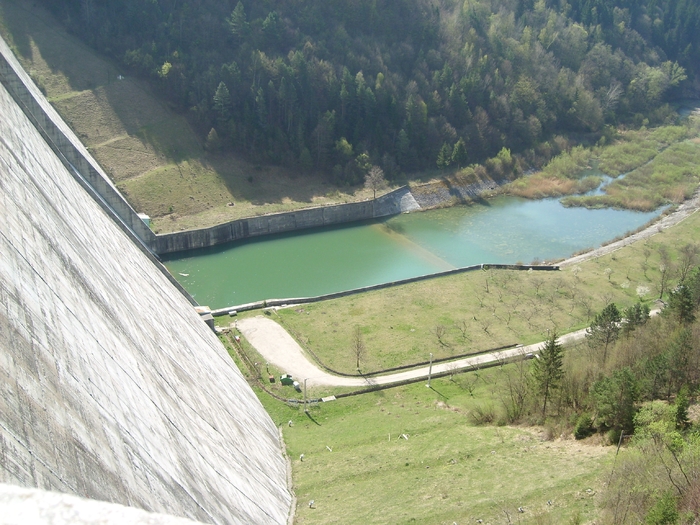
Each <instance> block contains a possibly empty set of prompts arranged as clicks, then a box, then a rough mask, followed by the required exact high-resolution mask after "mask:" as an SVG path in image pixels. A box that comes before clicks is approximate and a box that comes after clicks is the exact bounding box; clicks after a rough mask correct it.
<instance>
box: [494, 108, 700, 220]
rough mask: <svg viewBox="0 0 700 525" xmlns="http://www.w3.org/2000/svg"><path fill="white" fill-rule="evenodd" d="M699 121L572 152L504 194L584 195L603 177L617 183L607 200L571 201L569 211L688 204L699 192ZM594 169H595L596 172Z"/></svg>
mask: <svg viewBox="0 0 700 525" xmlns="http://www.w3.org/2000/svg"><path fill="white" fill-rule="evenodd" d="M698 133H699V129H698V121H697V119H695V118H690V119H688V120H687V121H686V122H685V123H684V125H678V126H663V127H660V128H655V129H640V130H637V131H626V132H624V133H621V134H619V135H618V138H617V140H616V141H615V142H614V143H612V144H610V145H608V146H605V147H595V148H583V147H581V146H578V147H575V148H573V149H572V150H571V151H569V152H566V153H562V154H561V155H559V156H557V157H555V158H554V159H552V161H551V162H549V164H547V165H546V166H545V167H544V168H543V169H542V171H540V172H537V173H535V174H533V175H531V176H528V177H523V178H520V179H518V180H516V181H514V182H512V183H510V184H508V185H507V186H505V187H504V188H503V189H502V191H503V192H505V193H509V194H512V195H518V196H521V197H526V198H530V199H537V198H543V197H560V196H563V195H580V194H582V193H585V192H587V191H589V190H592V189H594V188H596V187H597V186H598V185H599V184H600V183H601V182H602V178H601V176H600V173H601V172H602V173H604V174H606V175H609V176H610V177H613V178H617V177H619V176H620V175H623V174H626V176H625V177H624V178H620V179H619V180H615V181H613V182H612V183H611V184H609V185H608V186H607V187H606V189H605V194H604V195H599V196H575V197H568V198H566V199H564V200H563V201H562V202H564V203H565V205H568V206H586V207H590V208H597V207H617V208H626V209H632V210H641V211H650V210H653V209H656V208H658V207H659V206H661V205H663V204H668V203H674V202H679V199H680V200H683V199H684V198H687V197H688V196H689V195H690V194H691V193H692V191H693V190H694V189H695V187H697V184H698V177H699V174H698V172H697V170H696V169H693V168H692V166H695V165H697V164H698V162H699V161H700V145H699V144H697V142H696V139H695V137H697V136H698ZM592 168H593V169H592Z"/></svg>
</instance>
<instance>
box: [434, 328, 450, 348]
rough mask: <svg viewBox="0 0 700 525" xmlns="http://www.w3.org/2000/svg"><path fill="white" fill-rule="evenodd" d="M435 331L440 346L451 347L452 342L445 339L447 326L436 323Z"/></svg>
mask: <svg viewBox="0 0 700 525" xmlns="http://www.w3.org/2000/svg"><path fill="white" fill-rule="evenodd" d="M433 333H434V334H435V337H437V340H438V343H439V344H440V346H444V347H447V348H449V347H450V344H449V343H447V342H445V341H444V337H445V336H446V335H447V328H445V326H444V325H441V324H439V325H436V326H435V328H433Z"/></svg>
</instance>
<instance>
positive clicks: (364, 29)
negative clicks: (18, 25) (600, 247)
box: [45, 0, 700, 184]
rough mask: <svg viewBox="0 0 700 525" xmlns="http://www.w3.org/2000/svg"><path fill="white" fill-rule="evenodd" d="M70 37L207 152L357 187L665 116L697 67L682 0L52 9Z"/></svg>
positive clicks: (135, 4) (541, 149)
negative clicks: (139, 89)
mask: <svg viewBox="0 0 700 525" xmlns="http://www.w3.org/2000/svg"><path fill="white" fill-rule="evenodd" d="M45 4H46V6H47V7H48V8H49V9H50V10H52V11H53V12H54V13H55V14H56V15H57V16H58V17H59V18H60V19H61V20H63V21H64V22H65V24H66V25H67V27H68V28H69V29H70V30H71V31H72V32H74V33H75V34H77V35H78V36H80V37H81V38H82V39H84V40H85V41H86V42H88V43H89V44H90V45H91V46H93V47H95V48H96V49H98V50H101V51H102V52H105V53H107V54H109V55H111V56H113V57H115V58H116V59H117V60H119V61H120V62H121V63H122V64H123V65H124V66H125V67H128V68H129V69H130V70H131V71H133V72H134V73H137V74H139V75H141V76H143V77H146V78H148V79H150V80H151V81H152V82H153V83H154V84H155V85H157V86H158V88H159V89H160V90H161V91H162V93H163V94H164V95H165V96H166V97H167V98H168V99H169V100H170V101H171V102H172V103H173V104H175V105H176V106H177V107H179V108H181V109H182V110H183V111H187V112H188V113H189V114H190V115H191V117H192V121H193V122H195V123H196V124H197V126H198V127H199V129H200V130H201V132H202V136H203V138H204V137H208V138H209V140H208V141H207V145H208V146H209V147H210V148H212V149H214V148H226V149H233V150H237V151H239V152H241V153H244V154H247V155H250V156H252V157H255V158H257V159H261V160H265V161H269V162H273V163H279V164H282V165H286V166H290V167H295V168H298V169H301V170H307V171H310V170H317V171H323V172H324V173H328V174H331V175H332V176H333V178H334V180H335V181H336V182H338V183H340V184H357V183H359V182H360V181H361V180H362V177H363V176H364V174H365V173H366V172H367V169H368V167H369V166H371V165H377V166H380V167H381V168H382V169H383V170H384V172H385V173H386V175H387V177H388V178H390V179H392V178H396V177H398V176H399V175H400V174H401V173H406V172H410V171H414V170H423V169H427V168H434V167H439V168H443V169H444V168H448V167H450V166H452V167H462V166H466V165H467V164H470V163H475V162H481V161H483V160H485V159H487V158H491V157H494V156H495V155H496V154H497V153H498V152H499V151H502V150H503V149H504V148H507V149H509V150H511V151H513V152H514V153H515V152H517V153H519V154H520V155H522V156H523V157H524V158H525V159H527V160H528V162H530V163H535V164H536V163H537V160H538V159H539V158H547V154H548V153H547V152H548V151H549V150H551V148H552V144H553V142H552V140H553V138H554V137H556V136H557V135H560V134H564V135H567V134H572V133H578V134H593V135H596V134H598V135H599V134H601V133H602V132H604V130H605V127H606V126H610V125H612V126H616V125H619V124H622V123H629V124H632V125H642V124H644V123H647V122H652V123H654V122H661V121H664V120H665V119H667V118H669V115H670V114H671V111H670V109H669V108H668V107H667V106H665V105H664V103H665V102H666V101H668V100H670V99H672V98H673V97H676V96H679V95H680V94H681V90H682V88H683V86H684V85H689V83H688V82H686V78H687V77H688V75H689V76H690V77H691V80H692V79H693V78H695V75H696V74H697V68H698V66H697V64H698V63H700V61H698V58H700V48H699V47H698V39H699V38H700V37H699V36H698V35H700V31H698V29H700V24H699V22H700V6H698V5H697V3H695V2H692V1H689V0H682V1H671V0H635V1H631V0H619V1H617V2H612V1H610V0H568V1H566V0H562V1H558V0H505V1H503V0H498V1H496V0H400V1H396V0H394V1H389V0H356V1H354V2H343V1H339V0H310V1H308V2H301V3H300V2H290V1H284V0H267V1H265V2H253V1H252V0H240V1H238V0H216V1H214V0H199V1H197V2H194V1H191V0H152V1H149V2H143V1H140V0H105V1H104V2H96V1H95V0H60V1H51V2H48V1H45Z"/></svg>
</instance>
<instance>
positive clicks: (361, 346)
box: [352, 326, 365, 372]
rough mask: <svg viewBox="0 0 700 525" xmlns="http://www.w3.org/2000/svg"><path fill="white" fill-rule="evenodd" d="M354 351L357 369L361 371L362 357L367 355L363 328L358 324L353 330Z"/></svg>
mask: <svg viewBox="0 0 700 525" xmlns="http://www.w3.org/2000/svg"><path fill="white" fill-rule="evenodd" d="M352 353H353V355H354V356H355V361H356V366H357V371H358V372H359V371H360V359H362V358H363V357H364V355H365V341H364V339H363V338H362V330H361V329H360V327H359V326H356V327H355V329H354V330H353V332H352Z"/></svg>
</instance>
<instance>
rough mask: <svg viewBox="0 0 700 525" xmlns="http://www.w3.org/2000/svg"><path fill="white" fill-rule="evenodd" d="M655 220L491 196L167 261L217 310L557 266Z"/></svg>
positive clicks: (627, 213) (192, 290)
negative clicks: (413, 280)
mask: <svg viewBox="0 0 700 525" xmlns="http://www.w3.org/2000/svg"><path fill="white" fill-rule="evenodd" d="M658 213H659V212H658V211H657V212H651V213H638V212H631V211H624V210H611V209H604V210H587V209H584V208H564V207H563V206H562V205H561V204H560V203H559V201H558V200H556V199H545V200H539V201H530V200H524V199H518V198H514V197H498V198H496V199H492V200H490V201H488V202H487V203H486V204H476V205H472V206H458V207H453V208H446V209H442V210H434V211H428V212H424V213H411V214H403V215H398V216H395V217H391V218H390V219H388V220H384V221H377V222H366V223H357V224H352V225H345V226H341V227H332V228H319V229H314V230H306V231H302V232H296V233H292V234H282V235H272V236H265V237H261V238H257V239H252V240H246V241H242V242H235V243H231V244H228V245H224V246H220V247H214V248H208V249H204V250H197V251H194V252H189V253H187V255H186V256H177V254H175V256H169V257H167V258H164V262H165V265H166V266H167V268H168V269H169V270H170V272H171V273H172V274H173V275H174V276H175V277H176V278H177V280H178V281H180V283H182V285H183V286H184V287H185V288H186V289H187V290H188V291H189V292H190V293H191V294H192V295H193V296H194V298H195V299H196V300H197V302H199V304H205V305H208V306H210V307H212V308H223V307H226V306H234V305H240V304H244V303H248V302H252V301H258V300H263V299H275V298H288V297H289V298H291V297H306V296H314V295H321V294H326V293H331V292H337V291H341V290H348V289H351V288H358V287H362V286H368V285H372V284H379V283H383V282H388V281H395V280H399V279H405V278H408V277H414V276H417V275H422V274H427V273H434V272H439V271H443V270H448V269H451V268H458V267H462V266H470V265H472V264H481V263H503V264H508V263H516V262H523V263H529V262H531V261H533V260H535V259H538V260H540V261H546V260H551V259H560V258H563V257H568V256H569V255H571V254H572V253H574V252H577V251H579V250H582V249H584V248H588V247H597V246H600V245H601V244H602V243H603V242H605V241H608V240H610V239H613V238H615V237H617V236H618V235H622V234H624V233H625V232H627V231H630V230H635V229H637V228H638V227H639V226H641V225H642V224H644V223H646V222H647V221H649V220H650V219H651V218H653V217H655V216H656V215H658Z"/></svg>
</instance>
